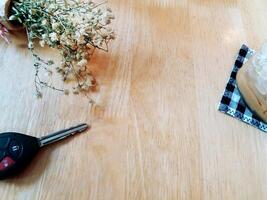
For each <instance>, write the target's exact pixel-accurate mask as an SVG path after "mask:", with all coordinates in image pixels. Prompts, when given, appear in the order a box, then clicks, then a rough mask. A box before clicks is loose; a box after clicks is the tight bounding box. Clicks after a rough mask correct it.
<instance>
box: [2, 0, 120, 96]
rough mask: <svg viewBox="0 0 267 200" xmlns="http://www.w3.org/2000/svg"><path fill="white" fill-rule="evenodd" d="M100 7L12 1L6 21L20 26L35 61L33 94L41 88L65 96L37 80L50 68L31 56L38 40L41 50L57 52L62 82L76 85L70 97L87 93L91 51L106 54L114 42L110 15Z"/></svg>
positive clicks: (76, 0) (72, 0) (71, 0)
mask: <svg viewBox="0 0 267 200" xmlns="http://www.w3.org/2000/svg"><path fill="white" fill-rule="evenodd" d="M101 5H102V4H95V3H94V2H92V1H90V0H13V6H12V10H11V11H12V13H11V16H10V17H9V20H11V21H15V22H16V23H22V24H23V25H24V27H25V28H26V31H27V35H28V47H29V49H30V50H31V51H32V54H33V56H34V58H35V59H36V63H35V65H34V67H35V70H36V77H35V86H36V91H37V93H41V91H40V90H41V88H42V87H49V88H51V89H55V90H59V91H62V92H64V93H65V94H66V93H69V92H66V90H64V89H57V88H55V87H54V86H51V85H49V84H48V83H47V82H44V81H42V80H41V79H40V78H39V73H40V72H41V71H42V70H45V71H47V70H50V69H49V66H50V65H53V64H52V63H51V62H49V61H45V60H43V59H42V58H40V57H39V56H38V55H37V54H36V53H35V52H34V50H35V46H34V42H33V41H34V40H35V39H39V44H40V46H41V47H44V46H45V45H48V46H49V47H51V48H55V49H58V50H59V51H60V54H61V55H62V61H61V65H60V66H58V67H56V71H57V72H58V73H60V74H61V76H62V79H63V81H66V80H68V79H71V78H73V77H74V78H75V80H76V82H77V85H76V86H75V87H74V88H73V93H74V94H78V93H80V92H82V91H89V90H90V88H92V86H93V85H95V84H94V83H92V81H93V80H94V78H92V74H91V73H88V72H89V69H88V65H87V64H88V62H89V61H90V59H91V57H92V54H93V52H94V50H95V49H100V50H104V51H108V43H109V41H110V40H113V39H114V38H115V34H114V32H113V30H112V29H111V28H110V27H109V26H110V24H111V22H112V20H113V19H114V15H113V14H112V11H111V9H110V8H102V7H100V6H101ZM1 30H2V29H1V26H0V31H1ZM0 36H1V32H0ZM85 72H86V73H85ZM94 81H95V80H94ZM38 96H41V95H38Z"/></svg>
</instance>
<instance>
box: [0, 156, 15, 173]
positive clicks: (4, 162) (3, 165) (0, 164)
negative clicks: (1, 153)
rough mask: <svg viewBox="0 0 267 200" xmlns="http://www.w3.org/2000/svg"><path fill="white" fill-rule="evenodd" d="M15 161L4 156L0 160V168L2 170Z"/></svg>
mask: <svg viewBox="0 0 267 200" xmlns="http://www.w3.org/2000/svg"><path fill="white" fill-rule="evenodd" d="M14 163H15V162H14V160H12V158H10V157H5V158H4V159H3V160H2V161H1V162H0V170H3V169H5V168H7V167H9V166H11V165H13V164H14Z"/></svg>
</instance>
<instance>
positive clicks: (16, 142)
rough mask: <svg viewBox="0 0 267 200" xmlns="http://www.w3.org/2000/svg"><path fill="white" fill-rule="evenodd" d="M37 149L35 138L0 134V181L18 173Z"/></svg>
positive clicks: (8, 133)
mask: <svg viewBox="0 0 267 200" xmlns="http://www.w3.org/2000/svg"><path fill="white" fill-rule="evenodd" d="M39 149H40V145H39V140H38V139H37V138H36V137H32V136H29V135H24V134H21V133H14V132H7V133H2V134H0V179H4V178H7V177H10V176H12V175H16V174H17V173H18V172H20V171H21V170H22V169H23V168H25V167H26V166H27V165H28V164H29V162H30V161H31V160H32V159H33V157H34V156H35V155H36V154H37V153H38V151H39Z"/></svg>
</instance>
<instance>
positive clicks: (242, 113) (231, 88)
mask: <svg viewBox="0 0 267 200" xmlns="http://www.w3.org/2000/svg"><path fill="white" fill-rule="evenodd" d="M253 53H254V51H253V50H252V49H250V48H249V47H247V46H246V45H242V47H241V49H240V51H239V53H238V56H237V59H236V61H235V65H234V68H233V70H232V73H231V76H230V79H229V81H228V83H227V85H226V88H225V91H224V94H223V97H222V100H221V102H220V105H219V111H221V112H223V113H225V114H228V115H230V116H232V117H234V118H236V119H239V120H241V121H243V122H245V123H247V124H250V125H252V126H254V127H256V128H258V129H260V130H262V131H264V132H267V124H266V123H264V122H263V121H262V120H261V119H260V118H259V117H257V116H256V115H255V114H254V113H253V112H252V111H251V110H250V109H249V107H248V106H247V105H246V104H245V102H244V100H243V99H242V97H241V95H240V93H239V91H238V89H237V85H236V74H237V72H238V70H239V69H240V68H241V67H242V65H243V63H245V62H246V61H247V60H248V59H249V58H250V57H251V56H252V55H253Z"/></svg>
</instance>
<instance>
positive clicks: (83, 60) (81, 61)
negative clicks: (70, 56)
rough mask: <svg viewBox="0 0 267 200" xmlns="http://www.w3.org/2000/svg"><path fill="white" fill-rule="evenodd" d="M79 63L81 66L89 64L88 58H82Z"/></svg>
mask: <svg viewBox="0 0 267 200" xmlns="http://www.w3.org/2000/svg"><path fill="white" fill-rule="evenodd" d="M77 65H78V66H79V67H84V66H86V65H87V60H86V59H82V60H80V61H79V62H78V63H77Z"/></svg>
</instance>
